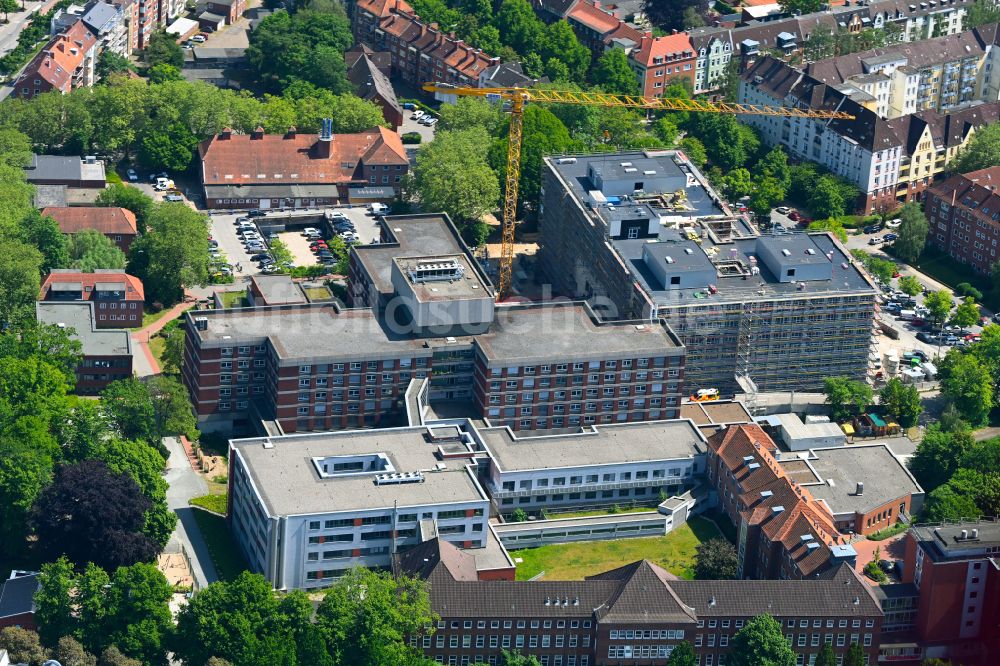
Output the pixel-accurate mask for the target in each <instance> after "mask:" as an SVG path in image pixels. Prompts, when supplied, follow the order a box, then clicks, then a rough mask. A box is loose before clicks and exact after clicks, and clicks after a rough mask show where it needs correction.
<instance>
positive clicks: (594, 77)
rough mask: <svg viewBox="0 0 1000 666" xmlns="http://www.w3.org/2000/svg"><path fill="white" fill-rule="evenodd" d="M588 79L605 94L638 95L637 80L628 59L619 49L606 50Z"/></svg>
mask: <svg viewBox="0 0 1000 666" xmlns="http://www.w3.org/2000/svg"><path fill="white" fill-rule="evenodd" d="M590 78H591V81H593V82H594V84H595V85H598V86H600V88H601V89H602V90H604V91H605V92H609V93H615V94H618V95H637V94H639V79H638V77H636V74H635V72H633V71H632V68H631V67H629V64H628V57H627V56H626V55H625V51H623V50H621V49H608V50H607V51H605V52H604V53H602V54H601V57H600V58H598V59H597V64H596V65H594V69H593V71H592V72H591V75H590Z"/></svg>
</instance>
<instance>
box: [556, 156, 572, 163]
mask: <svg viewBox="0 0 1000 666" xmlns="http://www.w3.org/2000/svg"><path fill="white" fill-rule="evenodd" d="M556 164H576V158H575V157H560V158H558V159H557V160H556Z"/></svg>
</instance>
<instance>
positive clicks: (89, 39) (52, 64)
mask: <svg viewBox="0 0 1000 666" xmlns="http://www.w3.org/2000/svg"><path fill="white" fill-rule="evenodd" d="M97 45H98V42H97V36H96V35H95V34H94V33H93V32H91V30H90V28H88V27H87V25H86V24H85V23H84V22H83V21H82V20H77V21H76V22H75V23H73V25H71V26H70V27H69V28H68V29H67V30H66V31H65V32H63V33H60V34H59V35H57V36H56V37H54V38H53V39H52V41H50V42H49V43H48V44H46V45H45V47H44V48H43V49H42V51H41V52H40V53H39V54H38V55H37V56H35V57H34V59H32V61H31V62H29V63H28V65H27V66H26V67H25V68H24V70H23V71H22V72H21V74H20V75H19V76H18V77H17V79H15V80H14V83H13V84H11V85H12V87H13V90H12V91H11V94H13V95H14V96H15V97H20V98H21V99H26V100H27V99H31V98H33V97H35V96H36V95H40V94H42V93H45V92H49V91H51V90H58V91H59V92H61V93H63V94H66V93H68V92H70V91H71V90H74V89H76V88H81V87H84V86H92V85H94V69H95V67H96V65H97V55H98V48H97Z"/></svg>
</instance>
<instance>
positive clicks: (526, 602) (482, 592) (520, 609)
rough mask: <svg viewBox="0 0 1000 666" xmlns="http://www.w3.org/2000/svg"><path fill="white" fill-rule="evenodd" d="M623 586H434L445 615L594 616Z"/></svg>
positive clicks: (434, 599) (615, 583) (433, 595)
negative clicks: (556, 601) (597, 609)
mask: <svg viewBox="0 0 1000 666" xmlns="http://www.w3.org/2000/svg"><path fill="white" fill-rule="evenodd" d="M620 587H621V582H619V581H616V580H595V581H590V580H588V581H549V580H538V581H524V580H517V581H475V582H472V581H440V582H438V583H436V584H435V585H433V586H431V606H432V607H433V609H434V612H435V613H437V614H438V615H440V616H441V617H443V618H449V617H510V618H533V617H537V618H552V617H555V618H566V617H575V618H591V617H593V614H594V609H595V608H600V607H601V606H604V605H605V604H607V603H608V601H610V600H611V599H612V597H614V595H615V593H616V592H617V591H618V590H619V588H620ZM554 600H558V601H559V603H558V605H556V604H554V603H553V601H554ZM563 600H566V601H567V603H565V604H564V603H563Z"/></svg>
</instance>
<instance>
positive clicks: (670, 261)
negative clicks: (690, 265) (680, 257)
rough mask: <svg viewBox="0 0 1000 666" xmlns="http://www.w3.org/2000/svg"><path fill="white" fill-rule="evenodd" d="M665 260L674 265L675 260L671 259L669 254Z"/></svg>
mask: <svg viewBox="0 0 1000 666" xmlns="http://www.w3.org/2000/svg"><path fill="white" fill-rule="evenodd" d="M665 260H666V262H667V263H668V264H672V263H674V258H673V257H671V256H670V255H669V254H668V255H667V256H666V257H665Z"/></svg>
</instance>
